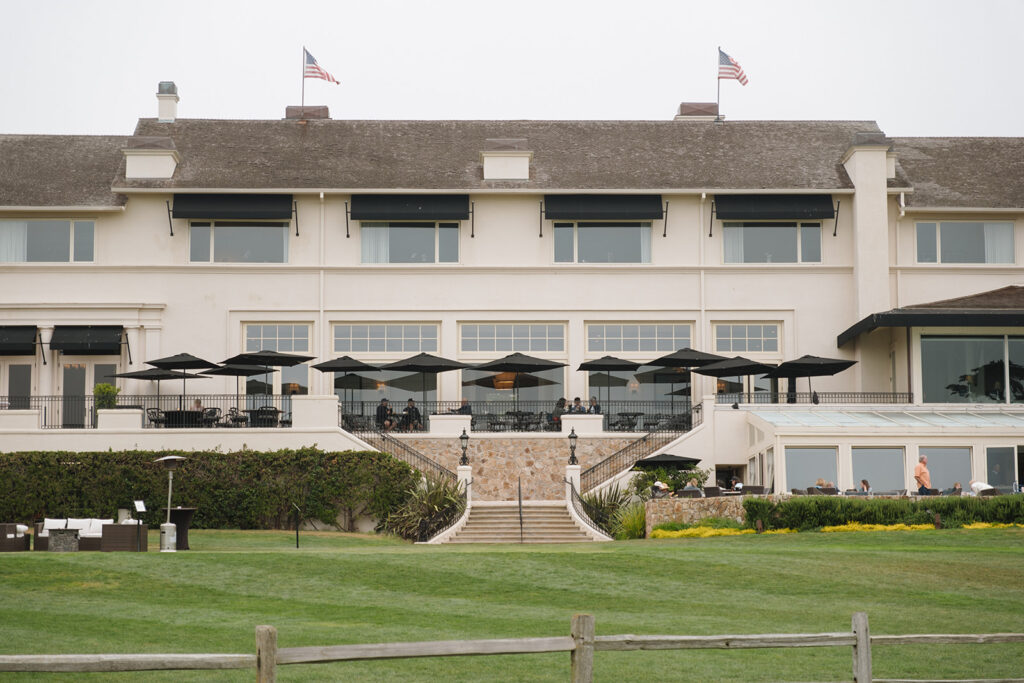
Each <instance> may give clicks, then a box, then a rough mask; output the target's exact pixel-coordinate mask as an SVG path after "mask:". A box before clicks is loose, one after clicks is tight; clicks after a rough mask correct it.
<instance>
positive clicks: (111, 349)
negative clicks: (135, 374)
mask: <svg viewBox="0 0 1024 683" xmlns="http://www.w3.org/2000/svg"><path fill="white" fill-rule="evenodd" d="M122 336H124V328H123V327H122V326H120V325H57V327H55V328H54V330H53V336H52V337H50V349H51V350H54V349H55V350H57V351H63V352H64V353H67V354H81V355H85V356H117V355H120V353H121V337H122Z"/></svg>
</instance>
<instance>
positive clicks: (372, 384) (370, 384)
mask: <svg viewBox="0 0 1024 683" xmlns="http://www.w3.org/2000/svg"><path fill="white" fill-rule="evenodd" d="M409 376H411V375H409ZM378 384H388V383H387V382H381V381H380V380H376V379H370V378H369V377H363V376H362V375H357V374H354V373H346V374H344V375H342V376H341V377H336V378H335V379H334V388H335V389H376V388H377V385H378ZM417 388H418V387H417Z"/></svg>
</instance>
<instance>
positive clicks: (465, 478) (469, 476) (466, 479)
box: [456, 465, 473, 507]
mask: <svg viewBox="0 0 1024 683" xmlns="http://www.w3.org/2000/svg"><path fill="white" fill-rule="evenodd" d="M456 473H457V475H458V477H459V484H461V485H463V486H465V487H466V506H467V507H469V506H471V505H472V504H473V468H472V467H470V466H469V465H459V466H458V468H456Z"/></svg>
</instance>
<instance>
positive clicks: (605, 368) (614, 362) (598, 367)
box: [576, 356, 642, 400]
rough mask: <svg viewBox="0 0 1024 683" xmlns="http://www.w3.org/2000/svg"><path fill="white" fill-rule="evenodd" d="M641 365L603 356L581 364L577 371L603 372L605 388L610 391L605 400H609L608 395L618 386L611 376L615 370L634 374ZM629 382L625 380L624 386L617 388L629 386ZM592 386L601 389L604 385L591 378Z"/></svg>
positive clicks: (606, 393)
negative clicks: (612, 388)
mask: <svg viewBox="0 0 1024 683" xmlns="http://www.w3.org/2000/svg"><path fill="white" fill-rule="evenodd" d="M641 365H642V363H634V362H633V361H631V360H625V359H623V358H615V357H614V356H602V357H601V358H596V359H594V360H588V361H585V362H583V363H580V366H579V367H578V368H576V369H577V370H590V371H593V372H603V373H604V374H605V384H604V385H603V386H604V387H606V388H608V389H609V391H606V392H605V400H607V399H608V394H609V392H610V391H611V389H610V388H611V387H612V386H616V385H613V384H612V376H611V373H612V371H613V370H628V371H630V372H633V371H635V370H636V369H637V368H639V367H640V366H641ZM616 379H621V378H616ZM628 382H629V380H623V381H622V384H619V385H617V386H623V385H625V384H627V383H628ZM590 386H592V387H600V386H602V385H601V384H596V383H595V382H594V377H591V378H590Z"/></svg>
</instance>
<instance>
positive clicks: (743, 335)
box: [715, 324, 779, 353]
mask: <svg viewBox="0 0 1024 683" xmlns="http://www.w3.org/2000/svg"><path fill="white" fill-rule="evenodd" d="M778 350H779V326H778V325H765V324H757V325H746V324H739V325H731V324H730V325H716V326H715V351H719V352H722V351H724V352H726V353H729V352H736V353H753V352H763V353H777V352H778Z"/></svg>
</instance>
